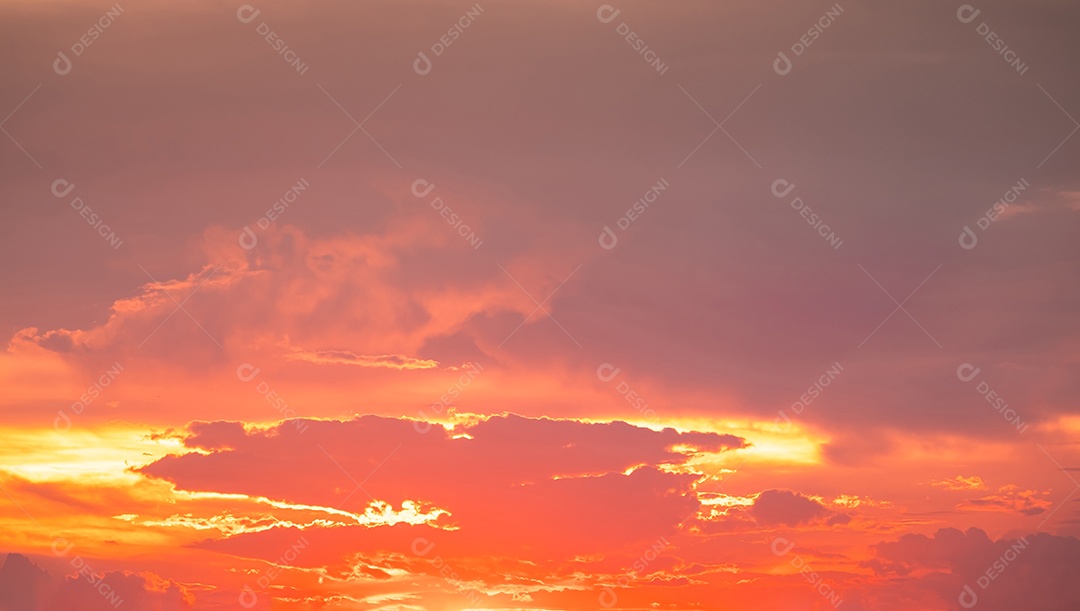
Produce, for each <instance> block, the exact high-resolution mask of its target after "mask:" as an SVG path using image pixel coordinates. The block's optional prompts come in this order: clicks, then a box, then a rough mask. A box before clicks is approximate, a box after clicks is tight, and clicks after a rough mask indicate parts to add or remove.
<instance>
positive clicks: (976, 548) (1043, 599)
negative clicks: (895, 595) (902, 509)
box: [853, 528, 1080, 611]
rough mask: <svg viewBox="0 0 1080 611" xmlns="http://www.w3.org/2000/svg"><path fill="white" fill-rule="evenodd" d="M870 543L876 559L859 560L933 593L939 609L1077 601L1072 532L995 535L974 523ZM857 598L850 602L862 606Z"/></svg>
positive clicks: (1007, 610)
mask: <svg viewBox="0 0 1080 611" xmlns="http://www.w3.org/2000/svg"><path fill="white" fill-rule="evenodd" d="M873 550H874V553H875V559H874V560H873V561H871V562H869V563H866V564H865V566H869V567H871V568H873V569H874V571H875V573H877V574H878V575H879V576H881V577H885V578H888V579H890V580H892V581H893V583H895V584H896V586H897V587H899V588H903V589H918V590H920V591H922V592H923V593H924V594H925V595H932V596H934V597H935V598H936V599H937V600H936V605H935V606H936V607H938V608H940V607H941V606H944V607H945V608H949V609H959V608H960V605H963V606H964V607H966V608H971V607H972V606H973V605H974V604H977V605H978V606H977V608H978V609H985V610H986V611H1011V610H1013V609H1039V610H1040V611H1042V610H1046V611H1067V610H1069V609H1075V608H1077V604H1080V582H1078V581H1077V580H1076V574H1075V573H1076V567H1077V566H1080V539H1076V538H1075V537H1065V536H1056V535H1051V534H1047V533H1034V534H1028V535H1025V536H1023V537H1018V538H1001V539H998V540H997V541H993V540H991V539H990V538H989V537H988V536H987V535H986V533H985V532H984V531H982V530H980V529H977V528H971V529H968V530H967V531H966V532H963V531H960V530H957V529H955V528H943V529H941V530H938V531H937V532H936V533H934V534H933V535H932V536H926V535H920V534H908V535H904V536H902V537H900V539H899V540H897V541H892V542H884V543H879V544H877V545H876V546H874V548H873ZM886 583H887V582H886ZM884 589H885V588H883V589H882V590H884ZM861 596H862V597H864V599H868V598H869V597H870V596H871V595H870V594H869V592H867V591H863V592H862V594H861ZM962 596H963V598H962ZM857 601H858V597H856V603H855V605H853V606H855V607H857V608H860V609H862V608H867V607H862V606H858V602H857ZM965 601H966V603H967V604H964V603H965Z"/></svg>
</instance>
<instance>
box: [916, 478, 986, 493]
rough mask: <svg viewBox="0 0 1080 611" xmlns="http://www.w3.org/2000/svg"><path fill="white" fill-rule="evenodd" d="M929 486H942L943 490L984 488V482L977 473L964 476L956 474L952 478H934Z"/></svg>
mask: <svg viewBox="0 0 1080 611" xmlns="http://www.w3.org/2000/svg"><path fill="white" fill-rule="evenodd" d="M930 485H931V486H936V487H938V488H944V489H945V490H985V489H986V483H985V482H983V480H982V478H981V477H979V476H978V475H972V476H971V477H964V476H963V475H957V476H956V477H955V478H953V479H936V480H933V481H931V482H930Z"/></svg>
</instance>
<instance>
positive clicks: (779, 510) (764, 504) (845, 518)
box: [747, 490, 851, 527]
mask: <svg viewBox="0 0 1080 611" xmlns="http://www.w3.org/2000/svg"><path fill="white" fill-rule="evenodd" d="M747 511H748V512H749V514H750V515H751V516H753V518H754V519H755V520H756V521H757V522H758V523H759V524H761V525H762V526H766V527H770V526H802V525H806V524H811V523H823V524H827V525H833V524H846V523H848V522H849V521H851V516H849V515H847V514H845V513H840V512H836V511H833V510H831V509H829V508H827V507H825V506H824V505H822V504H821V503H819V502H818V501H816V500H814V499H811V498H808V497H806V496H803V495H802V494H800V493H798V492H793V491H791V490H765V491H763V492H762V493H761V494H759V495H758V496H757V499H756V500H755V501H754V504H753V505H751V506H750V509H748V510H747Z"/></svg>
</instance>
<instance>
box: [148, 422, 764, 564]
mask: <svg viewBox="0 0 1080 611" xmlns="http://www.w3.org/2000/svg"><path fill="white" fill-rule="evenodd" d="M305 424H307V428H306V430H305V431H304V432H300V431H299V430H298V429H297V427H296V426H294V423H293V422H291V421H286V422H282V423H281V424H279V425H276V426H273V427H269V428H244V427H243V426H241V425H240V424H239V423H235V422H211V423H192V425H191V426H190V427H189V432H188V433H187V434H186V437H185V440H184V443H185V445H186V446H188V447H190V448H193V449H197V450H198V451H197V452H191V453H188V454H184V455H179V456H167V457H164V458H162V459H160V460H158V461H156V462H153V463H151V464H149V465H147V466H145V467H143V468H142V469H141V472H142V473H143V474H145V475H149V476H151V477H154V478H161V479H165V480H168V481H170V482H172V483H173V484H174V485H175V486H176V487H177V488H179V489H182V490H191V491H202V492H213V493H219V494H243V495H248V496H252V497H265V498H267V499H273V501H274V502H279V503H289V504H295V505H306V506H319V507H337V508H339V509H341V510H348V511H353V512H358V511H360V510H359V507H363V506H366V505H367V504H368V503H369V502H371V501H372V499H376V500H378V501H379V502H386V503H389V504H390V505H391V506H394V507H398V506H401V504H402V503H406V502H416V503H418V504H420V505H422V506H424V507H437V508H439V509H440V510H445V511H446V512H449V514H448V515H443V516H442V517H439V518H438V519H439V524H441V525H443V526H444V527H446V528H449V529H451V530H450V531H449V532H438V531H432V530H430V529H428V528H427V527H421V528H423V529H425V530H422V531H417V530H416V529H414V528H412V527H407V528H403V527H401V526H386V527H384V528H377V529H367V528H364V529H359V530H358V529H355V528H342V527H340V524H335V525H333V527H328V528H315V529H310V530H305V531H304V532H305V536H307V537H309V538H311V540H312V541H313V542H316V545H315V546H313V547H315V548H317V549H319V550H321V551H320V552H319V553H320V554H323V553H325V554H326V555H325V556H320V557H321V558H322V559H323V560H324V561H326V562H328V563H332V564H335V565H336V566H339V567H341V566H343V565H344V564H345V563H347V558H348V557H349V556H351V555H352V554H353V553H354V551H355V549H357V548H356V547H355V546H356V545H357V544H358V541H360V540H363V541H368V542H369V543H373V544H374V546H375V547H374V548H372V547H371V546H370V545H369V546H366V547H365V548H364V549H366V550H369V551H371V553H373V554H376V555H377V554H379V553H388V552H390V551H394V552H398V553H400V552H402V551H405V550H408V546H409V544H410V543H411V541H412V540H413V539H414V538H415V537H417V536H421V534H424V533H427V534H424V536H428V537H432V538H438V539H440V541H441V543H440V545H441V546H442V548H443V549H444V550H446V551H445V552H444V554H446V555H459V554H464V555H468V556H473V555H476V554H487V553H496V552H497V550H499V549H505V548H506V545H508V544H509V545H513V546H515V547H517V548H519V549H529V550H532V551H533V552H536V553H539V554H542V555H543V556H544V557H549V558H552V559H554V558H570V557H573V556H576V555H580V554H585V553H597V552H603V551H604V550H611V549H614V548H621V547H622V546H624V545H626V544H627V543H628V542H630V543H633V542H635V541H639V540H650V539H651V540H655V539H657V538H658V537H661V536H663V535H670V534H672V533H673V532H675V530H676V528H677V527H678V525H679V524H680V522H681V521H682V520H684V519H685V518H686V517H687V516H689V515H690V514H691V513H693V512H694V511H695V508H696V507H698V505H699V502H698V501H697V499H696V497H695V494H694V491H693V487H692V486H693V484H694V483H695V482H696V481H697V480H698V479H699V476H698V475H696V474H693V473H691V472H689V471H686V472H680V467H681V466H682V465H685V463H686V462H687V461H688V460H690V459H691V458H692V457H693V456H696V455H699V454H708V453H721V452H726V451H730V450H732V449H736V448H741V447H744V446H745V441H744V440H742V439H741V438H738V437H735V436H732V435H721V434H717V433H701V432H682V433H680V432H676V431H675V430H673V429H664V430H662V431H655V430H651V429H647V428H641V427H635V426H632V425H629V424H626V423H623V422H604V423H596V422H591V423H586V422H579V421H575V420H556V419H548V418H539V419H532V418H524V417H520V416H516V415H512V414H511V415H502V416H491V417H481V418H474V419H472V420H470V421H468V422H467V423H464V424H461V425H459V426H456V427H454V428H453V429H452V430H448V429H445V428H443V427H441V426H431V425H427V424H426V423H421V422H418V421H413V420H407V419H395V418H382V417H374V416H365V417H361V418H356V419H354V420H349V421H336V420H311V421H307V422H306V423H305ZM428 427H430V428H428ZM436 517H438V516H436ZM417 523H419V522H417ZM523 523H524V524H529V528H524V529H523V528H521V527H520V525H521V524H523ZM274 530H279V531H280V530H284V529H269V530H268V531H267V532H260V533H248V534H243V535H238V536H235V537H232V538H231V539H228V540H223V541H219V542H217V543H214V544H213V545H215V546H216V547H220V548H222V549H227V550H229V551H230V553H241V552H239V551H237V550H241V549H245V550H249V552H250V551H251V550H253V549H255V548H259V549H262V548H265V547H266V546H265V545H262V544H260V545H255V546H254V547H252V546H251V543H252V542H254V541H259V540H261V541H269V540H271V539H274V538H275V537H280V534H279V533H275V532H272V531H274ZM365 531H367V532H365ZM375 531H378V532H375ZM319 542H323V543H324V544H319ZM272 547H273V546H271V548H272ZM309 557H310V558H315V557H316V556H315V555H311V556H309Z"/></svg>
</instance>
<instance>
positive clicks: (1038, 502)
mask: <svg viewBox="0 0 1080 611" xmlns="http://www.w3.org/2000/svg"><path fill="white" fill-rule="evenodd" d="M1045 494H1047V493H1045V492H1039V491H1037V490H1020V489H1019V487H1017V486H1016V485H1015V484H1008V485H1005V486H1002V487H1001V488H998V494H992V495H989V496H984V497H980V498H977V499H968V500H965V501H963V502H962V503H960V504H959V505H957V506H956V508H957V509H961V510H965V511H996V512H1001V513H1017V514H1020V515H1025V516H1035V515H1039V514H1040V513H1043V512H1044V511H1046V510H1047V509H1049V508H1050V507H1051V505H1053V503H1051V502H1050V501H1049V500H1048V499H1044V498H1039V497H1040V496H1042V495H1045Z"/></svg>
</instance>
